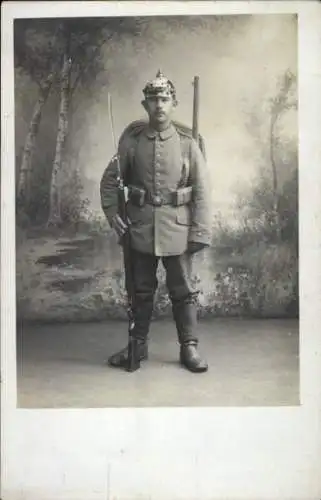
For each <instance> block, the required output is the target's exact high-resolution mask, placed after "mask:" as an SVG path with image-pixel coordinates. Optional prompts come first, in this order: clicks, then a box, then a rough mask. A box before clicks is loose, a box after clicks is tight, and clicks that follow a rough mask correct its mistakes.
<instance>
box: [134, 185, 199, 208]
mask: <svg viewBox="0 0 321 500" xmlns="http://www.w3.org/2000/svg"><path fill="white" fill-rule="evenodd" d="M128 199H129V200H130V201H131V203H132V204H133V205H135V206H138V207H143V206H144V205H145V203H148V204H149V205H153V206H154V207H161V206H162V205H172V206H174V207H179V206H181V205H187V204H188V203H190V202H191V201H192V187H191V186H188V187H184V188H180V189H177V191H170V192H167V193H160V194H154V193H150V192H148V191H146V190H145V189H143V188H139V187H136V186H128Z"/></svg>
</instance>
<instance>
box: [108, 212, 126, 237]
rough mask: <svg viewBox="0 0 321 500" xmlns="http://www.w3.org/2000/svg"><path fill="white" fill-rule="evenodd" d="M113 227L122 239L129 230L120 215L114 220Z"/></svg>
mask: <svg viewBox="0 0 321 500" xmlns="http://www.w3.org/2000/svg"><path fill="white" fill-rule="evenodd" d="M128 222H129V221H128ZM111 225H112V228H113V229H114V230H115V231H116V233H117V235H118V236H119V237H120V238H121V237H122V236H123V235H124V234H125V233H126V231H127V229H128V225H127V224H125V222H124V221H123V219H122V218H121V217H120V216H119V215H118V214H117V215H115V217H113V218H112V223H111Z"/></svg>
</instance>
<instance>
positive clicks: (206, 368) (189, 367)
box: [181, 363, 208, 373]
mask: <svg viewBox="0 0 321 500" xmlns="http://www.w3.org/2000/svg"><path fill="white" fill-rule="evenodd" d="M181 365H182V366H183V367H184V368H185V369H186V370H188V371H189V372H192V373H204V372H207V371H208V366H206V367H203V368H198V367H195V368H194V367H191V366H187V365H186V364H185V363H181Z"/></svg>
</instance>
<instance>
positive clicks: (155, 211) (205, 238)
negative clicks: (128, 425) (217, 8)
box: [100, 72, 211, 372]
mask: <svg viewBox="0 0 321 500" xmlns="http://www.w3.org/2000/svg"><path fill="white" fill-rule="evenodd" d="M143 94H144V100H143V101H142V105H143V107H144V109H145V110H146V112H147V114H148V119H149V120H148V123H146V124H144V125H143V126H140V127H136V128H135V127H133V128H132V131H131V133H128V134H127V136H126V140H122V141H120V144H119V151H118V154H119V166H120V169H121V173H122V176H123V178H124V181H125V185H126V186H127V188H128V204H127V213H128V217H129V220H128V221H124V220H122V219H121V217H120V216H119V214H118V208H117V189H118V185H117V165H116V162H115V160H112V161H111V162H110V164H109V165H108V167H107V168H106V170H105V172H104V175H103V178H102V180H101V185H100V192H101V204H102V208H103V210H104V213H105V215H106V217H107V219H108V221H109V223H110V225H111V227H112V228H114V230H115V231H116V233H117V234H118V235H119V236H122V235H123V234H124V233H125V231H130V235H131V245H132V254H131V256H132V263H133V266H132V268H133V278H134V283H135V301H134V303H135V307H134V310H133V315H134V324H135V326H134V330H133V332H132V335H133V337H134V338H135V339H137V342H138V352H139V359H140V360H144V359H147V357H148V344H147V342H148V333H149V328H150V321H151V317H152V312H153V304H154V295H155V291H156V289H157V285H158V283H157V277H156V273H157V268H158V264H159V260H161V261H162V264H163V266H164V268H165V271H166V285H167V289H168V292H169V297H170V300H171V303H172V311H173V318H174V321H175V324H176V330H177V335H178V342H179V345H180V357H179V359H180V362H181V364H182V365H183V366H185V367H186V368H187V369H188V370H190V371H192V372H204V371H206V370H207V369H208V365H207V362H206V361H205V360H204V359H203V358H202V357H201V356H200V354H199V352H198V337H197V332H196V328H197V296H198V290H196V289H195V288H194V286H193V284H192V282H191V273H190V264H191V259H192V255H193V254H194V253H195V252H198V251H200V250H202V249H204V248H205V247H207V246H209V244H210V239H211V228H210V193H209V189H208V185H209V179H208V174H207V171H206V164H205V159H204V157H203V155H202V152H201V151H200V149H199V146H198V144H197V143H196V141H195V140H194V139H193V138H192V136H191V135H190V134H189V133H186V132H185V131H183V130H182V129H181V128H180V127H177V126H176V125H175V124H174V122H173V121H172V115H173V112H174V110H175V108H176V106H177V100H176V91H175V87H174V85H173V83H172V82H171V81H170V80H168V79H167V78H165V77H164V75H163V74H162V73H161V72H158V74H157V76H156V78H155V79H154V80H152V81H150V82H148V83H147V84H146V86H145V88H144V90H143ZM125 135H126V134H125ZM127 358H128V347H125V348H124V349H122V350H121V351H119V352H117V353H116V354H114V355H112V356H111V357H110V358H109V364H110V365H111V366H116V367H124V366H125V365H126V362H127Z"/></svg>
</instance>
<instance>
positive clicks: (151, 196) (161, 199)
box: [145, 192, 175, 207]
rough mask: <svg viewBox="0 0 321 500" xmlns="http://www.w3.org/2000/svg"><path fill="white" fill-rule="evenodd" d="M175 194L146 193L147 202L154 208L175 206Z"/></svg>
mask: <svg viewBox="0 0 321 500" xmlns="http://www.w3.org/2000/svg"><path fill="white" fill-rule="evenodd" d="M174 195H175V193H170V192H169V193H161V194H155V193H150V192H146V197H145V201H146V203H148V204H150V205H154V207H161V206H162V205H173V202H174Z"/></svg>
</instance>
